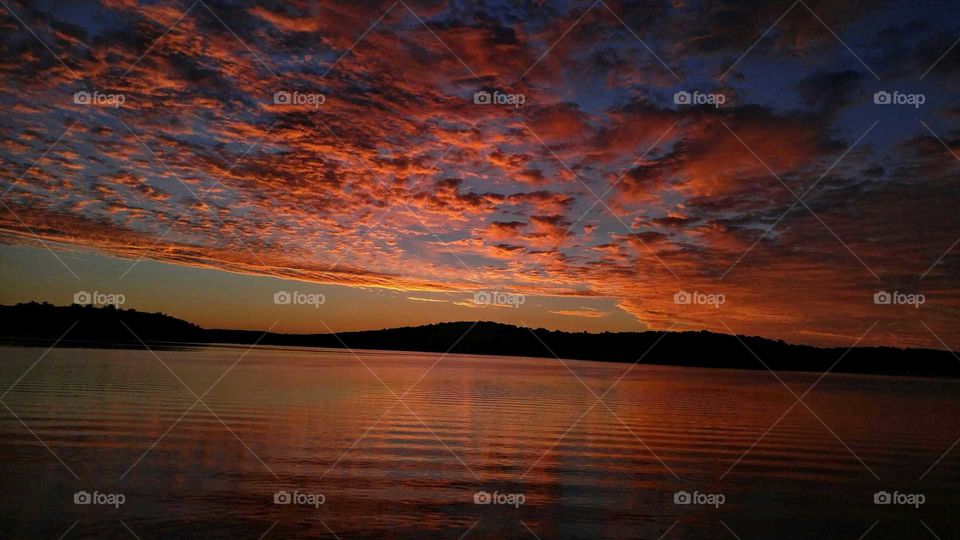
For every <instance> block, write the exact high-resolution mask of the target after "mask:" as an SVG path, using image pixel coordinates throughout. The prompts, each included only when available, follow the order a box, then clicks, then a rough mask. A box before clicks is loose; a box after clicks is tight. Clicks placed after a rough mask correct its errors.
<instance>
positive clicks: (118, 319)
mask: <svg viewBox="0 0 960 540" xmlns="http://www.w3.org/2000/svg"><path fill="white" fill-rule="evenodd" d="M78 321H79V322H78ZM75 322H76V325H75V326H74V327H73V328H72V329H71V330H70V332H69V333H68V334H67V336H65V337H64V341H63V344H64V345H75V344H82V343H89V342H95V343H97V344H109V345H112V346H121V345H122V346H127V345H132V346H139V341H138V337H139V339H142V340H144V341H146V342H147V343H150V344H151V346H153V345H154V344H157V345H164V344H169V343H170V342H179V343H199V344H209V343H234V344H252V343H254V342H257V341H258V340H259V343H260V344H261V345H287V346H304V347H327V348H343V347H344V345H346V346H348V347H350V348H352V349H380V350H398V351H423V352H447V351H449V352H451V353H458V354H479V355H500V356H531V357H544V358H553V357H554V355H556V356H559V357H560V358H564V359H577V360H602V361H607V362H636V361H637V360H638V359H639V358H640V357H641V356H643V355H644V353H645V352H647V351H648V349H650V351H649V353H647V355H646V356H645V357H644V358H643V363H645V364H662V365H673V366H698V367H715V368H737V369H766V368H765V367H764V365H763V364H764V363H765V364H766V365H767V366H769V367H770V369H773V370H776V371H781V370H782V371H814V372H823V371H825V370H827V369H829V368H830V367H831V366H832V365H833V364H834V363H835V362H837V360H840V362H839V363H838V364H837V365H836V366H835V367H834V368H833V371H836V372H846V373H872V374H884V375H912V376H929V377H960V361H958V360H957V358H956V357H955V356H954V354H953V353H951V352H949V351H941V350H932V349H897V348H892V347H857V348H854V349H852V350H849V351H848V350H847V349H846V348H818V347H811V346H806V345H792V344H788V343H785V342H783V341H774V340H770V339H765V338H761V337H754V336H739V337H738V336H733V335H728V334H717V333H713V332H707V331H699V332H670V333H668V334H667V335H663V333H662V332H603V333H599V334H590V333H586V332H560V331H551V330H545V329H542V328H539V329H529V328H523V327H518V326H512V325H509V324H501V323H495V322H477V323H473V322H449V323H439V324H429V325H424V326H415V327H403V328H391V329H386V330H368V331H363V332H343V333H339V334H336V335H334V334H278V333H268V334H263V332H257V331H247V330H208V329H203V328H201V327H199V326H197V325H195V324H191V323H189V322H186V321H183V320H180V319H177V318H174V317H171V316H169V315H165V314H163V313H142V312H139V311H135V310H125V309H116V308H113V307H105V308H94V307H89V306H78V305H72V306H54V305H51V304H46V303H44V304H39V303H36V302H31V303H28V304H17V305H16V306H0V337H3V338H5V339H7V340H15V341H18V342H23V341H25V340H26V341H39V342H44V343H49V342H50V341H52V340H55V339H57V338H59V337H60V336H61V335H63V333H64V332H65V331H66V330H67V329H68V328H70V327H71V325H73V324H74V323H75ZM124 325H126V326H128V327H129V330H128V329H127V328H126V327H125V326H124ZM131 330H132V331H133V333H134V334H136V336H137V337H135V336H134V335H133V334H132V333H131ZM468 330H469V331H468ZM658 340H659V341H658ZM654 344H656V345H655V346H654ZM744 344H746V346H747V347H749V349H748V348H747V347H745V346H744ZM651 347H653V348H652V349H651ZM751 351H752V352H751ZM754 353H755V354H756V355H757V356H756V357H755V356H754ZM757 357H759V358H760V359H762V360H763V363H761V361H760V360H758V358H757ZM841 357H842V359H841Z"/></svg>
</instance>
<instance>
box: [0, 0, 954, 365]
mask: <svg viewBox="0 0 960 540" xmlns="http://www.w3.org/2000/svg"><path fill="white" fill-rule="evenodd" d="M871 4H872V5H870V6H864V5H862V3H860V2H848V1H839V2H834V1H831V2H825V1H824V2H814V1H806V0H803V1H800V0H796V1H786V2H780V1H773V2H762V3H753V2H737V1H735V2H686V1H681V0H676V1H673V2H651V3H647V2H618V1H614V0H596V1H594V2H590V1H587V2H482V1H480V2H462V3H460V2H415V1H409V2H408V1H405V0H397V1H395V2H390V1H385V2H365V1H350V2H323V3H319V2H300V1H286V0H285V1H260V2H255V3H253V2H234V1H225V0H187V1H186V2H177V1H143V2H139V1H136V0H98V1H95V0H83V1H71V0H56V1H52V0H51V1H42V0H37V1H30V2H27V1H23V0H4V2H3V8H4V9H3V10H2V11H0V25H2V26H0V30H2V32H0V48H2V49H0V51H2V56H0V70H2V78H3V84H2V89H0V124H2V126H3V129H2V131H0V168H2V172H3V176H2V178H0V195H2V198H0V202H2V205H0V302H2V303H15V302H22V301H30V300H42V301H49V302H51V303H54V304H61V305H63V304H68V303H71V302H73V301H74V298H75V295H77V294H79V293H82V292H86V293H94V292H96V293H101V294H100V295H99V296H98V295H92V294H91V296H90V297H91V298H92V299H93V301H94V302H96V301H98V300H97V299H98V298H100V299H102V298H105V296H104V295H122V296H123V305H122V307H125V308H136V309H140V310H145V311H162V312H165V313H169V314H171V315H174V316H177V317H181V318H184V319H187V320H190V321H192V322H196V323H198V324H201V325H203V326H205V327H216V328H244V329H266V328H273V329H274V330H275V331H287V332H325V331H343V330H358V329H368V328H383V327H391V326H402V325H412V324H423V323H428V322H442V321H453V320H496V321H502V322H507V323H511V324H523V325H527V326H534V327H540V326H542V327H547V328H555V329H564V330H574V331H591V332H597V331H605V330H609V331H621V330H666V329H675V330H690V329H705V330H712V331H718V332H736V333H739V334H750V335H761V336H765V337H770V338H776V339H783V340H786V341H791V342H798V343H810V344H815V345H834V346H851V345H853V344H855V343H856V344H873V345H894V346H924V347H935V348H943V347H951V348H953V349H960V335H958V334H957V328H958V326H960V325H958V324H957V323H958V319H960V280H958V279H957V278H958V277H960V247H958V240H960V217H958V215H957V208H958V202H960V184H958V182H960V157H958V153H960V129H958V120H960V103H958V93H960V91H958V88H960V85H958V84H957V83H958V79H960V77H958V75H960V47H957V42H958V40H960V6H957V5H956V4H955V3H950V2H933V1H931V2H919V3H905V2H874V3H871ZM285 294H286V296H284V295H285ZM278 295H279V296H278ZM114 298H116V296H114ZM285 300H289V302H286V301H285Z"/></svg>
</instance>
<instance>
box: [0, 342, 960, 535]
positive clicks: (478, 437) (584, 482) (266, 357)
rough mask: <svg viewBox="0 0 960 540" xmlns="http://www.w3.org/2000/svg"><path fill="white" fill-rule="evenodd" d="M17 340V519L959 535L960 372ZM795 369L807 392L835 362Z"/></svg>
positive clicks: (0, 443)
mask: <svg viewBox="0 0 960 540" xmlns="http://www.w3.org/2000/svg"><path fill="white" fill-rule="evenodd" d="M0 351H2V353H0V354H2V358H3V361H2V363H0V383H2V384H0V388H2V389H3V391H6V389H7V388H10V386H11V385H13V384H14V383H15V382H16V381H17V380H18V378H20V377H21V376H22V379H20V380H19V382H16V384H15V386H13V388H12V389H11V390H9V392H8V393H7V394H6V395H5V396H4V397H3V398H2V400H3V403H5V404H6V405H7V406H8V407H9V410H8V409H6V408H0V413H2V414H0V427H2V429H0V477H2V478H3V480H2V485H3V489H2V490H0V503H2V504H0V506H2V508H3V511H2V515H0V537H2V538H4V539H7V538H59V537H61V535H63V534H64V533H65V532H66V533H67V534H66V536H64V538H133V537H134V536H133V535H134V534H135V535H136V536H138V537H139V538H142V539H144V540H146V539H148V538H253V539H256V538H261V537H263V538H296V537H299V538H323V537H327V538H335V537H339V538H349V537H386V538H453V539H458V538H461V537H464V538H536V537H539V538H544V539H546V538H654V539H656V538H660V537H661V536H662V537H663V538H735V537H739V538H742V539H744V540H746V539H748V538H851V539H857V538H860V537H861V536H862V535H864V533H867V537H868V538H933V537H934V536H933V535H932V534H931V531H932V532H935V533H936V535H938V536H939V537H940V538H953V537H956V536H957V532H956V531H957V530H958V523H957V517H956V507H957V503H958V502H960V450H957V451H956V453H948V454H947V455H946V457H943V459H940V458H941V456H943V455H944V453H945V452H947V450H948V449H949V448H950V447H951V445H953V444H954V443H955V441H956V440H957V439H958V437H960V416H958V414H957V413H958V411H960V392H958V390H960V384H958V382H955V381H944V380H929V379H909V378H895V377H873V376H859V375H843V374H829V375H827V376H826V377H824V378H823V379H822V380H821V381H820V382H819V383H818V384H817V385H816V386H815V387H814V389H813V390H811V391H810V392H809V394H807V395H806V396H804V397H803V401H802V402H800V403H798V402H797V398H796V396H795V395H794V394H792V393H791V391H790V390H788V388H787V387H785V386H784V384H781V382H780V381H778V379H777V376H775V375H774V374H771V373H770V372H766V371H755V372H748V371H737V370H719V369H695V368H674V367H661V366H636V367H633V368H631V367H630V366H629V365H625V364H607V363H601V362H580V361H566V362H563V363H561V362H559V361H557V360H545V359H529V358H524V359H518V358H502V357H477V356H465V355H449V356H446V357H442V356H441V355H438V354H426V353H424V354H420V353H398V352H383V351H358V352H357V354H356V355H354V354H352V353H350V352H348V351H340V350H309V349H298V348H268V347H257V348H254V349H253V350H249V351H248V349H247V348H246V347H236V346H223V347H208V348H194V349H184V350H165V351H156V352H155V354H156V356H154V353H151V352H149V351H144V350H106V349H66V348H58V349H54V350H52V351H50V352H49V354H47V355H46V356H45V357H43V358H42V360H40V361H39V362H37V363H36V365H35V366H34V367H33V368H32V369H29V368H30V367H31V365H33V364H34V363H35V362H36V361H37V359H38V358H39V357H40V356H41V355H42V354H43V353H44V350H43V349H42V348H18V347H3V348H0ZM28 369H29V371H28ZM778 376H779V377H780V378H781V379H782V380H783V381H784V383H785V384H786V385H787V386H789V388H790V389H792V390H793V392H794V393H795V394H796V395H797V396H800V395H803V394H804V392H806V390H807V389H808V388H809V387H810V385H811V384H814V382H816V381H817V379H818V378H819V374H807V373H779V374H778ZM188 387H189V389H188ZM597 396H603V398H602V400H601V401H598V399H597ZM197 397H202V400H201V401H199V402H198V401H197ZM398 398H402V399H401V400H398ZM808 407H809V409H808ZM788 411H789V412H788ZM811 411H812V412H811ZM14 415H16V416H14ZM17 417H19V419H20V420H22V422H23V424H22V423H21V422H20V420H18V419H17ZM24 424H26V426H24ZM31 431H32V433H31ZM761 436H763V437H762V440H759V442H758V439H761ZM41 441H42V442H41ZM44 445H46V447H45V446H44ZM751 448H752V449H751ZM748 450H749V451H748ZM58 458H59V459H61V460H62V463H61V462H60V461H58ZM938 460H940V461H939V462H938ZM921 477H922V478H921ZM81 490H83V491H87V492H90V493H93V492H98V493H100V494H109V493H118V494H122V495H123V497H124V499H125V500H124V503H123V504H122V505H120V507H119V508H114V507H112V506H105V505H95V504H94V505H77V504H75V503H74V494H75V493H76V492H78V491H81ZM881 490H885V491H888V492H891V493H893V492H894V491H896V492H899V493H900V494H915V493H919V494H922V495H923V496H924V499H925V500H924V504H922V505H920V506H919V508H916V507H914V506H908V505H876V504H874V494H875V492H877V491H881ZM278 491H286V492H288V493H293V492H294V491H296V492H298V493H300V494H301V495H302V496H303V495H318V494H322V495H323V497H324V503H323V504H322V505H320V506H319V507H315V506H308V505H301V504H290V505H283V504H275V503H274V497H275V494H276V493H277V492H278ZM478 491H485V492H488V493H490V494H493V493H494V492H496V493H498V494H499V495H500V496H501V500H507V495H508V494H511V495H519V496H522V498H523V504H522V505H519V506H518V505H515V504H514V505H507V504H475V500H474V499H475V496H476V493H477V492H478ZM680 491H683V492H687V493H690V494H691V496H692V494H694V493H698V494H700V495H701V496H706V495H722V498H723V504H722V505H720V506H719V507H715V506H709V505H700V504H690V505H684V504H676V503H675V494H676V493H677V492H680ZM509 500H510V501H511V502H514V503H515V502H517V501H518V500H519V498H518V497H513V498H510V499H509ZM711 500H713V501H714V502H715V501H716V500H717V498H716V497H714V498H713V499H711ZM871 527H872V529H871ZM928 528H929V529H928ZM868 531H869V533H868Z"/></svg>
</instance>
